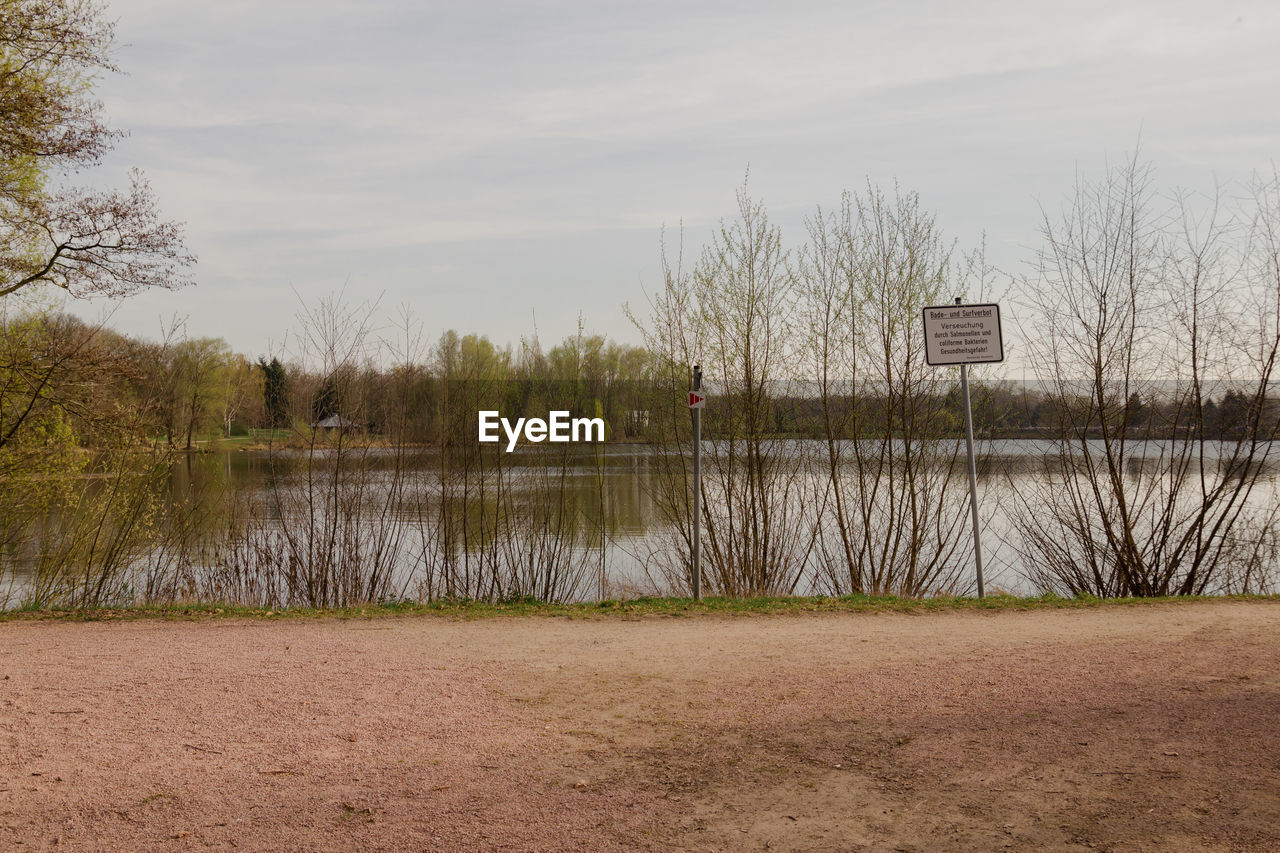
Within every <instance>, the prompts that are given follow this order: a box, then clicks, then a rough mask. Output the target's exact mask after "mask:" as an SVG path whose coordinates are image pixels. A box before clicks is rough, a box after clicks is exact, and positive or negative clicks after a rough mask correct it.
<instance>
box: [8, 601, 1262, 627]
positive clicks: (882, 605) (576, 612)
mask: <svg viewBox="0 0 1280 853" xmlns="http://www.w3.org/2000/svg"><path fill="white" fill-rule="evenodd" d="M1207 601H1280V596H1277V595H1234V596H1180V597H1175V598H1112V599H1099V598H1094V597H1092V596H1086V597H1081V598H1062V597H1061V596H1057V595H1043V596H1035V597H1027V598H1022V597H1017V596H1012V595H989V596H987V597H986V598H983V599H977V598H959V597H951V596H938V597H935V598H923V599H920V598H899V597H897V596H892V595H888V596H871V595H850V596H841V597H827V596H807V597H799V596H797V597H773V598H704V599H702V600H701V601H694V600H692V599H689V598H636V599H630V600H627V601H601V602H598V603H595V602H593V603H585V604H543V603H540V602H536V601H532V600H528V599H522V600H517V601H509V602H499V603H489V602H481V601H441V602H433V603H430V604H419V603H416V602H399V603H394V604H378V605H368V606H364V607H338V608H330V609H314V608H309V607H290V608H284V609H279V610H266V609H262V608H253V607H239V606H235V605H227V604H168V605H157V606H144V607H124V608H108V609H98V610H58V609H20V610H9V611H4V612H0V622H13V621H18V620H31V619H38V620H63V619H65V620H72V621H81V622H87V621H103V620H121V619H222V618H230V617H234V618H252V619H290V620H295V619H319V618H329V619H370V618H388V617H412V616H419V617H427V616H436V617H445V618H451V619H485V618H493V617H556V618H563V619H609V618H623V619H626V618H646V617H648V618H660V617H666V618H698V617H704V616H765V615H776V614H782V615H786V614H800V613H914V614H923V613H935V612H940V611H960V610H970V611H1008V610H1016V611H1021V610H1057V609H1068V608H1086V607H1090V608H1092V607H1145V606H1149V605H1156V604H1177V605H1194V604H1196V603H1203V602H1207Z"/></svg>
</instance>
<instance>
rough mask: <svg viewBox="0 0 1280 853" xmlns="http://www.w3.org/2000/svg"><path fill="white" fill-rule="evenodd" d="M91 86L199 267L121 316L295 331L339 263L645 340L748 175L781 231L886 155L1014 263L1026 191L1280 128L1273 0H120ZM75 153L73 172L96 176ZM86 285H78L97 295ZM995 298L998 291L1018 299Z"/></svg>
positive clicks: (334, 288)
mask: <svg viewBox="0 0 1280 853" xmlns="http://www.w3.org/2000/svg"><path fill="white" fill-rule="evenodd" d="M107 8H108V15H109V16H110V17H112V18H114V19H116V20H117V30H116V37H117V42H118V43H117V47H116V51H115V59H116V62H117V64H118V65H119V66H120V67H121V69H122V70H123V71H124V72H125V73H123V74H119V75H111V76H108V77H106V78H104V79H103V80H102V81H101V82H100V84H99V86H98V94H99V95H100V97H101V99H102V100H103V102H104V104H105V111H106V115H107V117H108V118H109V120H110V122H111V123H112V125H113V126H116V127H120V128H123V129H125V130H127V131H128V132H129V135H128V136H127V137H126V138H124V139H122V140H121V141H120V143H119V145H118V146H117V147H116V149H115V150H114V151H113V152H112V153H111V154H110V155H109V156H108V158H107V159H106V161H105V162H104V163H103V165H102V167H101V168H99V169H97V170H96V171H95V172H94V173H93V174H92V175H91V176H89V177H88V180H89V181H90V182H93V183H97V184H101V185H116V186H123V185H125V182H126V173H127V170H128V169H129V168H130V167H133V166H136V167H139V168H140V169H142V171H143V172H144V173H145V174H146V175H147V177H148V178H149V180H150V182H151V185H152V188H153V190H154V191H155V193H156V195H157V197H158V200H159V204H160V207H161V209H162V210H163V212H164V214H165V215H166V216H167V217H169V218H172V219H177V220H181V221H183V222H185V223H186V239H187V243H188V246H189V247H190V248H191V249H192V250H193V251H194V252H195V253H196V255H197V256H198V257H199V264H198V266H197V267H196V269H195V271H194V277H195V279H196V281H197V282H198V284H197V285H196V286H194V287H192V288H188V289H184V290H181V291H177V292H165V291H155V292H148V293H143V294H138V295H135V296H132V297H130V298H128V299H126V300H124V301H123V302H121V303H120V304H119V305H118V306H115V308H114V312H115V313H114V314H112V316H111V319H110V321H109V322H110V325H111V326H113V327H115V328H117V329H120V330H121V331H124V332H127V333H130V334H135V335H140V336H143V337H150V338H156V337H158V336H159V335H160V333H161V329H162V328H163V327H164V326H166V325H169V324H171V323H173V321H174V320H175V319H178V320H185V330H186V333H187V334H189V335H193V336H214V337H222V338H225V339H226V340H227V341H228V342H229V343H230V344H231V346H232V347H233V348H234V349H236V350H237V351H240V352H243V353H245V354H247V355H249V356H250V357H256V356H257V355H261V354H268V353H284V352H285V351H286V350H287V349H288V346H289V338H288V330H289V329H290V328H291V327H292V326H294V325H295V317H296V316H297V314H298V313H299V310H300V309H301V308H302V307H303V306H306V305H314V304H315V303H316V302H317V301H318V300H320V299H322V298H324V297H326V296H329V295H332V294H334V293H339V292H340V293H342V294H343V298H344V299H345V300H346V301H347V302H349V303H351V304H359V303H361V302H364V301H367V300H377V301H378V305H379V312H380V313H381V314H382V315H385V316H387V317H388V318H390V317H393V316H395V315H397V314H398V313H399V312H400V311H401V310H402V309H403V308H406V307H407V308H408V309H409V310H410V311H411V312H412V314H413V315H414V316H415V317H416V318H417V319H418V320H419V321H421V323H422V324H423V327H424V329H425V331H426V332H427V334H428V336H429V337H432V338H434V337H435V336H438V335H439V334H440V332H442V331H444V330H445V329H450V328H452V329H457V330H458V331H460V332H464V333H465V332H472V331H474V332H480V333H483V334H487V335H488V336H489V337H490V338H492V339H493V340H495V341H496V342H498V343H500V344H502V343H509V342H518V341H519V340H520V339H521V338H522V337H528V336H530V335H532V334H533V333H534V332H535V331H536V333H537V334H538V335H539V337H540V338H541V339H542V341H543V342H544V343H552V342H555V341H558V340H560V339H561V338H563V337H565V336H566V335H569V334H571V333H573V332H574V331H575V329H576V328H577V325H578V322H579V318H581V321H582V323H583V325H584V326H585V328H586V330H587V331H589V332H596V333H601V334H606V335H608V336H610V337H613V338H616V339H620V340H623V341H629V342H638V341H639V334H638V333H637V332H636V331H635V330H634V328H633V327H632V326H631V324H630V323H629V321H628V320H627V318H626V315H625V313H624V310H623V306H624V304H626V303H630V304H631V305H632V306H633V308H637V309H639V310H641V311H643V307H644V304H645V299H646V296H645V294H646V291H649V292H652V291H653V290H654V289H655V288H656V287H658V286H660V284H661V272H660V269H661V268H660V263H659V240H660V236H661V234H662V231H663V229H664V228H665V229H666V231H667V235H668V242H672V239H673V235H675V234H677V233H678V232H679V231H680V229H681V228H682V227H683V233H684V241H685V245H686V252H687V253H693V252H696V250H697V248H698V247H699V246H700V245H702V244H703V243H704V242H706V241H707V240H708V239H709V238H710V235H711V233H712V231H713V229H714V228H715V227H716V225H717V223H718V222H719V220H720V219H721V218H723V217H731V216H732V215H733V214H734V212H735V210H736V204H735V201H734V193H735V190H736V189H737V188H738V187H740V186H741V185H742V183H743V180H744V177H745V176H746V174H747V172H748V170H749V172H750V181H749V188H750V192H751V194H752V195H753V196H754V197H756V198H759V199H761V200H762V201H763V202H764V204H765V205H766V207H767V209H768V211H769V214H770V217H771V219H772V220H773V221H775V222H776V223H777V224H778V225H780V226H781V227H782V229H783V234H784V239H785V240H786V241H787V242H788V243H790V244H792V245H795V244H798V243H800V242H801V241H802V240H803V237H804V224H803V223H804V219H805V217H806V216H809V215H812V213H813V211H814V209H815V207H816V206H817V205H822V206H824V207H833V206H835V205H836V204H838V202H839V200H840V195H841V192H842V190H845V189H855V190H856V189H858V188H861V187H864V186H865V185H866V183H867V181H868V180H870V181H872V182H875V183H877V184H880V185H883V186H892V185H893V183H894V182H895V181H896V182H897V183H898V184H899V185H900V186H901V187H903V188H904V189H908V190H914V191H916V192H918V193H919V194H920V197H921V201H922V203H923V205H924V206H925V207H926V208H927V209H930V210H932V211H935V212H936V214H937V221H938V223H939V225H940V226H941V227H942V228H943V230H944V232H945V234H946V235H947V236H948V237H950V238H953V239H955V240H956V241H957V242H958V245H959V246H960V247H961V248H962V249H963V248H965V247H969V246H973V245H975V244H976V243H977V242H978V241H979V240H980V239H982V235H984V234H985V235H986V241H987V247H988V259H989V261H991V262H993V263H995V264H996V265H997V266H999V267H1000V268H1001V269H1004V270H1006V271H1008V272H1010V273H1013V274H1017V273H1019V272H1022V271H1025V270H1026V268H1027V264H1028V262H1029V259H1030V258H1031V255H1032V252H1033V251H1034V247H1035V246H1036V244H1037V241H1038V236H1037V228H1038V225H1039V221H1040V215H1041V210H1042V209H1048V210H1052V209H1053V208H1055V207H1056V206H1058V205H1059V204H1060V203H1061V200H1062V198H1063V197H1064V195H1065V194H1066V193H1067V192H1068V191H1069V190H1070V188H1071V187H1072V185H1073V184H1074V183H1075V181H1076V179H1077V176H1078V175H1081V174H1083V175H1085V176H1088V175H1090V174H1094V175H1096V174H1098V173H1100V172H1101V171H1102V170H1103V169H1104V168H1105V166H1106V164H1107V163H1108V162H1111V163H1114V162H1117V161H1118V160H1121V159H1123V158H1124V157H1125V156H1126V154H1127V153H1128V152H1131V151H1132V150H1133V149H1134V147H1135V146H1136V145H1138V144H1139V143H1140V144H1141V151H1142V156H1143V157H1144V158H1145V159H1147V160H1149V161H1150V162H1151V163H1152V164H1153V166H1154V168H1155V176H1156V181H1157V183H1158V184H1159V185H1160V186H1163V187H1170V188H1172V187H1174V186H1184V187H1190V188H1193V189H1210V188H1212V187H1213V186H1214V185H1215V183H1217V184H1222V183H1229V182H1231V181H1234V180H1241V179H1245V178H1247V177H1248V176H1249V175H1250V173H1251V172H1253V171H1255V170H1260V171H1264V172H1270V171H1272V170H1273V169H1274V168H1275V166H1274V164H1275V162H1276V160H1277V158H1278V155H1280V110H1277V109H1275V99H1276V97H1277V92H1280V59H1278V58H1277V57H1280V4H1275V3H1267V2H1231V0H1227V2H1221V3H1216V4H1210V3H1204V2H1191V3H1182V2H1146V3H1143V2H1122V3H1117V2H1115V0H1111V2H1101V3H1092V2H1078V3H1069V2H1054V3H1040V2H1026V0H1020V1H1019V2H996V3H967V4H957V3H944V2H918V3H905V2H883V3H881V2H803V0H800V2H788V3H778V2H763V3H759V2H753V1H752V0H736V2H731V3H720V2H715V3H710V2H709V3H698V2H691V0H686V2H666V0H649V2H644V3H631V2H604V0H597V2H587V0H565V2H506V0H495V1H494V2H488V0H471V2H430V0H428V2H421V0H370V2H361V3H358V4H357V3H350V2H348V3H338V2H331V0H306V2H293V0H272V1H271V2H269V3H260V2H239V0H219V2H216V3H210V2H189V0H110V2H109V3H108V7H107ZM81 177H84V176H81ZM109 308H110V306H108V305H107V304H106V303H104V302H102V301H96V302H90V303H87V304H81V305H79V306H77V310H78V311H79V312H80V313H82V314H84V315H86V316H96V315H97V314H99V313H101V312H102V311H104V310H108V309H109ZM1006 312H1007V309H1006Z"/></svg>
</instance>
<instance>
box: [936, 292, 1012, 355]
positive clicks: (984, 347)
mask: <svg viewBox="0 0 1280 853" xmlns="http://www.w3.org/2000/svg"><path fill="white" fill-rule="evenodd" d="M924 360H925V361H926V362H928V363H929V364H932V365H942V364H982V363H986V362H994V361H1004V340H1003V338H1002V337H1001V335H1000V306H999V305H997V304H995V303H994V302H992V303H986V304H981V305H933V306H931V307H929V308H926V309H924Z"/></svg>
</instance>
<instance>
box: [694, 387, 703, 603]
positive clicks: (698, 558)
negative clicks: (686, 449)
mask: <svg viewBox="0 0 1280 853" xmlns="http://www.w3.org/2000/svg"><path fill="white" fill-rule="evenodd" d="M693 390H694V391H701V390H702V368H701V367H699V366H698V365H696V364H695V365H694V366H693ZM701 598H702V409H694V410H693V600H694V601H697V600H699V599H701Z"/></svg>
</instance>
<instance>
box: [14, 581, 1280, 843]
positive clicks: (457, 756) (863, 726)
mask: <svg viewBox="0 0 1280 853" xmlns="http://www.w3.org/2000/svg"><path fill="white" fill-rule="evenodd" d="M206 847H212V848H219V849H221V848H236V849H247V850H344V851H345V850H673V849H675V850H761V849H769V850H876V851H881V850H883V851H893V850H902V851H937V850H1000V849H1011V850H1087V849H1094V850H1160V851H1166V850H1212V851H1232V850H1250V851H1255V850H1256V851H1276V850H1280V603H1275V602H1261V603H1208V604H1185V605H1161V606H1153V607H1140V608H1095V609H1088V610H1080V611H1038V612H1025V613H1015V612H1002V613H992V614H984V613H973V612H954V613H942V614H933V615H916V616H911V615H885V614H878V615H858V614H847V615H822V616H747V617H742V616H740V617H731V618H719V617H699V618H680V619H671V618H645V619H638V620H633V621H626V620H621V619H612V618H611V619H602V620H598V621H567V620H559V619H545V618H532V619H487V620H481V621H476V622H458V621H447V620H444V619H437V618H414V619H377V620H368V621H364V620H350V621H342V620H324V621H308V622H302V621H262V620H260V621H239V620H206V621H198V622H162V621H134V622H118V623H75V624H71V623H67V624H63V623H55V622H21V623H8V624H0V849H5V850H9V849H14V850H24V849H55V848H56V849H59V850H62V849H71V850H186V849H202V848H206Z"/></svg>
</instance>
